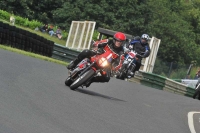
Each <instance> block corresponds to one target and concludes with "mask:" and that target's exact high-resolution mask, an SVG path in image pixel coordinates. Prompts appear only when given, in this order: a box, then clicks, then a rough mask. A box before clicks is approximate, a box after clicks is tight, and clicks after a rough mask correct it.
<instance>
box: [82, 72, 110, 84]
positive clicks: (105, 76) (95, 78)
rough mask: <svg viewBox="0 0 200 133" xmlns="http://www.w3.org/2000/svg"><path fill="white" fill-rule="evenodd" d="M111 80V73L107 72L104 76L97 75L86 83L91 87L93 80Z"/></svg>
mask: <svg viewBox="0 0 200 133" xmlns="http://www.w3.org/2000/svg"><path fill="white" fill-rule="evenodd" d="M109 80H110V75H109V74H106V75H102V76H96V77H94V78H93V79H92V80H90V81H89V82H87V83H86V87H89V86H90V85H91V83H93V82H102V83H103V82H109Z"/></svg>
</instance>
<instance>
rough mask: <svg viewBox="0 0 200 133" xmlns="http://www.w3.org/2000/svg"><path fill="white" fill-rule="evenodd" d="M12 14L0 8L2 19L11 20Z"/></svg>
mask: <svg viewBox="0 0 200 133" xmlns="http://www.w3.org/2000/svg"><path fill="white" fill-rule="evenodd" d="M10 16H11V14H10V13H8V12H6V11H3V10H0V18H1V19H4V20H7V21H9V20H10Z"/></svg>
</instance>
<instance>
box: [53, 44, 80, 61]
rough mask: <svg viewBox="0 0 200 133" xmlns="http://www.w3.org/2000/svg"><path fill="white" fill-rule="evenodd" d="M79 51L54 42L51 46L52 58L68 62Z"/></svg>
mask: <svg viewBox="0 0 200 133" xmlns="http://www.w3.org/2000/svg"><path fill="white" fill-rule="evenodd" d="M79 53H80V52H79V51H76V50H73V49H69V48H67V47H65V46H62V45H59V44H56V43H55V44H54V46H53V53H52V58H54V59H58V60H62V61H66V62H70V61H72V60H73V59H75V58H76V57H77V55H78V54H79Z"/></svg>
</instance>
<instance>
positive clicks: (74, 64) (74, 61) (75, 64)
mask: <svg viewBox="0 0 200 133" xmlns="http://www.w3.org/2000/svg"><path fill="white" fill-rule="evenodd" d="M79 62H80V60H78V58H76V59H75V60H73V61H71V62H70V64H69V65H68V66H67V69H74V68H75V67H76V66H77V65H78V63H79Z"/></svg>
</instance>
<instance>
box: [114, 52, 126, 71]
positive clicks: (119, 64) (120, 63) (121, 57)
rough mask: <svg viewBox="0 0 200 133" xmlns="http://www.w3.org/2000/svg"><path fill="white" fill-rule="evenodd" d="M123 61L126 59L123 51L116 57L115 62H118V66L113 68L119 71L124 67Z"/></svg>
mask: <svg viewBox="0 0 200 133" xmlns="http://www.w3.org/2000/svg"><path fill="white" fill-rule="evenodd" d="M123 61H124V54H123V53H122V54H120V56H119V57H117V58H116V59H115V64H116V66H115V67H113V68H112V69H113V70H114V71H118V70H119V69H120V68H121V67H122V64H123Z"/></svg>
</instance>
